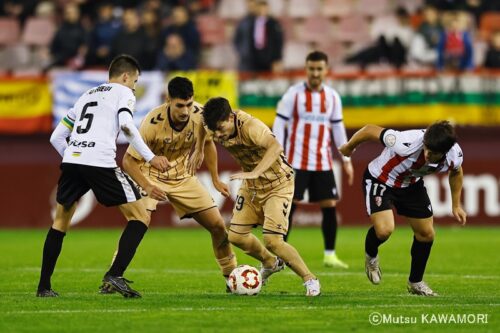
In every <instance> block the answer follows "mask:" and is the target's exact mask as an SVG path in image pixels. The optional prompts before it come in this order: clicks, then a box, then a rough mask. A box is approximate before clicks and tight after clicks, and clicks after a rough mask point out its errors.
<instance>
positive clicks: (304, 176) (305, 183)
mask: <svg viewBox="0 0 500 333" xmlns="http://www.w3.org/2000/svg"><path fill="white" fill-rule="evenodd" d="M294 170H295V193H294V195H293V199H294V200H298V201H301V200H303V199H304V192H305V191H306V189H307V190H308V192H309V202H317V201H321V200H326V199H334V200H338V199H339V194H338V191H337V184H335V177H334V176H333V170H328V171H308V170H297V169H294Z"/></svg>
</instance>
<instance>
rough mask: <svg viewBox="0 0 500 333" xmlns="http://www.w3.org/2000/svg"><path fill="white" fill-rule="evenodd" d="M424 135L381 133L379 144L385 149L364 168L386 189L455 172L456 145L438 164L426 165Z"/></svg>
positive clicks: (418, 132)
mask: <svg viewBox="0 0 500 333" xmlns="http://www.w3.org/2000/svg"><path fill="white" fill-rule="evenodd" d="M424 133H425V129H422V130H409V131H402V132H400V131H396V130H392V129H384V131H383V132H382V133H381V135H380V140H381V141H382V143H383V145H384V146H385V149H384V150H383V151H382V153H381V154H380V155H379V156H378V157H377V158H375V159H374V160H373V161H371V162H370V164H369V165H368V170H369V171H370V174H371V175H372V176H373V177H375V178H377V179H378V180H379V181H381V182H383V183H384V184H386V185H388V186H391V187H394V188H404V187H408V186H410V185H411V184H414V183H415V182H417V181H418V180H419V179H420V178H421V177H423V176H425V175H428V174H431V173H437V172H447V171H449V170H458V169H459V168H460V166H461V165H462V162H463V153H462V149H461V148H460V146H459V145H458V143H455V145H453V147H452V148H451V149H450V150H449V151H448V152H447V153H446V155H445V156H444V157H443V159H442V160H441V161H440V162H438V163H428V162H426V161H425V157H424V142H423V141H424Z"/></svg>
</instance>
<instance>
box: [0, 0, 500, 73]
mask: <svg viewBox="0 0 500 333" xmlns="http://www.w3.org/2000/svg"><path fill="white" fill-rule="evenodd" d="M312 49H321V50H323V51H325V52H326V53H327V54H328V55H329V56H330V58H331V63H332V65H333V67H334V69H338V70H342V68H356V69H358V70H364V69H366V68H367V67H369V66H379V67H380V66H381V67H388V68H392V69H396V70H399V69H401V68H408V67H410V68H419V67H425V68H432V69H436V70H443V69H451V70H457V71H468V70H473V69H475V68H494V69H495V68H496V69H498V68H500V1H498V0H456V1H455V0H114V1H107V0H101V1H97V0H52V1H49V0H46V1H35V0H3V1H0V74H14V75H16V74H38V73H44V72H46V71H47V70H50V69H54V68H69V69H73V70H81V69H101V68H105V67H106V65H107V64H108V63H109V60H110V59H111V58H113V57H114V56H115V55H117V54H120V53H127V54H131V55H133V56H135V57H136V58H137V59H138V60H139V61H140V63H141V65H142V67H143V69H144V70H162V71H171V70H193V69H200V68H203V69H207V68H208V69H239V70H240V71H248V72H274V73H279V72H283V71H293V70H298V69H302V68H303V65H304V63H303V62H304V58H305V55H306V54H307V53H308V52H309V51H311V50H312Z"/></svg>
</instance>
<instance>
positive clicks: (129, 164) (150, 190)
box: [122, 152, 167, 201]
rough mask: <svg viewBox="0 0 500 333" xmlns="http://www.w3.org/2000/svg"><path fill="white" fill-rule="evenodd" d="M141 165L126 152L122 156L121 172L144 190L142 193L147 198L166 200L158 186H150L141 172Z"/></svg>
mask: <svg viewBox="0 0 500 333" xmlns="http://www.w3.org/2000/svg"><path fill="white" fill-rule="evenodd" d="M141 163H142V161H139V160H138V159H136V158H135V157H133V156H132V155H130V154H129V153H128V152H126V153H125V155H124V156H123V161H122V165H123V170H125V172H126V173H128V174H129V175H130V177H132V179H133V180H134V181H135V182H136V183H137V184H139V186H140V187H142V188H143V189H144V191H146V193H147V194H148V196H149V197H151V198H153V199H155V200H159V201H164V200H167V196H166V194H165V192H163V191H162V190H161V189H160V188H159V187H158V186H156V185H153V184H151V183H150V182H149V180H148V179H147V178H146V176H144V174H143V173H142V171H141Z"/></svg>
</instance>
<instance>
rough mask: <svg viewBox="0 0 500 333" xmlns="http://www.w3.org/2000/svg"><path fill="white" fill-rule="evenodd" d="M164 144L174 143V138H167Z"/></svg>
mask: <svg viewBox="0 0 500 333" xmlns="http://www.w3.org/2000/svg"><path fill="white" fill-rule="evenodd" d="M163 142H165V143H167V144H169V143H172V138H166V139H165V140H163Z"/></svg>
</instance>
